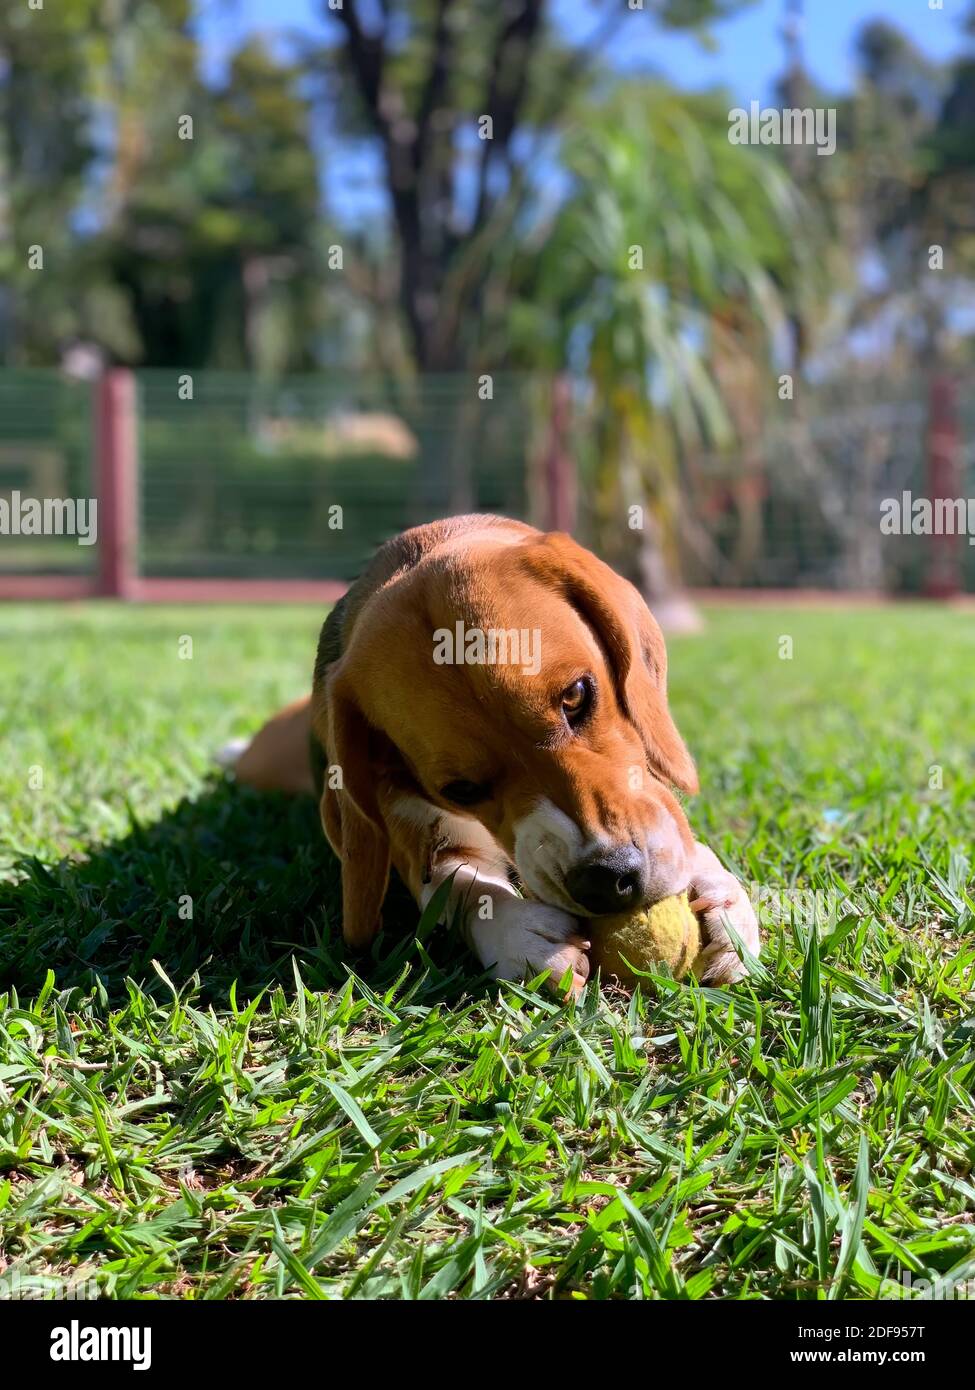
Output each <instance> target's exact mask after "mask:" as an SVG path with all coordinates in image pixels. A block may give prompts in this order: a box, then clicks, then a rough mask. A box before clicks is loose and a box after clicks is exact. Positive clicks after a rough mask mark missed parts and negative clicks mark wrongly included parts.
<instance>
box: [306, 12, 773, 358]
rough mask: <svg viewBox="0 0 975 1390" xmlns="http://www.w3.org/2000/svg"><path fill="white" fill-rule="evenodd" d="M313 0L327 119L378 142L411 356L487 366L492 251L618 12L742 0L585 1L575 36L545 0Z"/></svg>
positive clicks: (508, 231) (544, 175) (539, 175)
mask: <svg viewBox="0 0 975 1390" xmlns="http://www.w3.org/2000/svg"><path fill="white" fill-rule="evenodd" d="M320 3H321V7H322V14H323V16H324V17H326V18H328V19H331V20H332V21H333V24H334V26H335V27H336V28H338V29H340V30H341V33H342V39H343V41H342V42H341V43H340V44H339V45H337V47H336V48H335V49H332V50H328V51H326V53H325V54H324V55H322V54H317V55H313V57H312V62H313V63H314V64H315V65H316V66H317V67H318V68H319V69H321V68H324V70H325V72H326V73H327V74H328V76H329V78H330V79H332V85H331V86H330V87H329V89H328V98H327V99H328V104H329V109H330V111H331V113H332V116H333V119H334V120H335V121H336V122H338V123H339V124H340V126H341V128H342V129H344V130H345V131H346V133H348V134H353V133H354V134H358V135H362V134H364V133H368V134H369V135H370V136H371V137H372V139H373V140H374V141H375V142H376V145H377V146H378V153H379V165H380V168H381V178H382V180H383V184H384V187H385V191H386V194H387V197H388V205H389V209H390V219H391V226H392V231H393V236H394V242H395V248H396V252H397V262H398V264H397V272H398V273H397V285H396V298H397V303H398V305H399V308H400V310H401V312H402V316H403V321H404V323H405V325H406V331H407V334H408V338H409V342H410V346H411V349H412V355H413V358H414V360H415V362H416V365H417V366H418V367H419V368H420V369H421V370H437V369H440V370H444V369H450V368H456V367H457V366H459V365H460V364H461V363H462V362H464V361H468V362H470V361H472V360H475V359H479V360H480V361H481V362H482V363H483V361H484V354H483V351H481V350H480V349H479V339H480V332H479V327H480V318H481V315H482V314H483V311H484V308H485V304H484V293H485V288H486V285H487V282H488V279H489V275H490V261H491V257H492V254H493V251H494V249H495V248H496V246H497V244H498V242H499V241H500V240H502V239H503V238H505V237H508V236H510V235H512V231H513V227H514V225H515V222H516V219H517V216H518V210H519V209H520V208H521V207H522V205H523V202H524V200H525V199H526V197H528V196H531V197H533V198H535V199H538V198H539V197H540V196H541V194H542V191H543V186H544V183H545V181H546V179H549V178H551V177H552V175H553V171H554V169H553V159H552V156H553V153H554V150H553V146H552V139H553V136H554V134H555V132H556V131H557V128H558V123H559V120H560V118H561V117H562V116H563V115H564V113H565V111H566V110H567V108H568V107H569V105H570V104H571V102H572V100H573V99H574V98H575V97H576V95H577V94H578V92H579V91H580V89H581V88H582V87H584V86H585V84H586V83H587V81H588V79H589V76H590V75H591V73H592V70H593V67H594V64H595V63H596V61H597V60H598V57H599V54H600V52H601V51H602V49H603V48H604V47H605V45H606V44H607V43H608V41H609V40H610V38H611V37H612V36H613V35H615V34H617V33H618V32H620V31H621V30H622V29H623V27H624V26H625V25H627V24H629V25H633V26H636V25H641V26H645V25H647V24H657V25H659V26H661V27H664V28H685V27H686V28H695V29H698V28H700V27H701V26H703V25H704V24H706V23H707V22H708V21H710V20H713V19H716V18H721V17H723V16H726V15H728V14H731V13H733V12H734V11H735V10H737V9H740V8H742V7H743V6H744V5H746V4H750V3H752V0H645V3H641V5H640V6H639V8H635V7H631V6H629V5H627V4H626V3H625V0H593V3H592V4H591V5H590V6H589V7H588V8H589V11H590V12H591V14H592V15H593V19H592V27H591V29H590V32H589V34H588V35H587V36H586V38H585V39H584V40H583V41H581V42H574V43H570V42H569V41H568V40H567V39H566V38H565V36H564V33H563V32H562V31H561V30H560V29H558V28H557V27H556V26H555V24H554V22H553V20H552V14H551V11H552V5H551V4H550V3H548V0H381V2H380V3H369V4H367V3H363V0H345V3H344V4H342V5H341V6H339V7H335V6H334V5H333V4H331V3H330V0H320ZM573 27H575V26H573ZM495 283H496V282H495ZM494 349H495V351H497V350H498V343H497V341H495V343H494ZM502 361H503V350H502V358H501V359H498V358H494V359H492V362H491V363H490V364H489V365H493V366H498V365H502Z"/></svg>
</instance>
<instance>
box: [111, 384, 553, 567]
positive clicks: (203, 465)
mask: <svg viewBox="0 0 975 1390" xmlns="http://www.w3.org/2000/svg"><path fill="white" fill-rule="evenodd" d="M138 384H139V397H140V410H141V429H140V455H141V484H140V495H141V508H140V514H141V544H140V571H141V573H142V575H144V576H147V577H153V578H161V577H166V578H173V577H183V576H188V575H192V576H196V577H207V578H253V577H257V576H259V577H261V578H271V579H290V578H302V579H348V578H350V577H351V576H353V575H355V574H356V573H358V571H359V570H360V569H361V567H362V564H363V562H364V561H365V560H366V559H367V558H368V556H369V555H370V554H371V553H372V551H373V549H374V548H375V546H376V545H377V544H379V543H380V542H381V541H382V540H384V539H385V538H386V537H388V536H391V535H393V534H395V533H396V532H397V531H400V530H402V529H403V528H404V527H406V526H410V525H414V524H416V523H418V522H420V521H425V520H430V519H432V518H434V517H436V516H442V515H445V514H447V513H451V512H455V513H456V512H461V511H469V510H483V511H501V512H505V513H507V514H508V515H511V516H516V517H524V516H527V515H528V513H529V511H530V510H531V509H530V506H529V482H528V477H529V469H528V468H527V466H526V461H527V460H528V458H529V456H530V454H531V451H532V447H533V440H534V439H535V438H536V436H537V434H538V431H539V426H540V422H541V423H544V414H543V411H544V391H542V392H540V391H539V389H538V383H537V382H535V381H534V380H533V379H531V378H528V377H515V376H511V377H500V376H497V377H495V378H494V380H493V386H492V389H493V398H492V399H491V400H490V401H488V400H483V399H481V397H480V395H479V391H478V379H477V378H476V377H474V376H471V375H461V374H457V375H454V376H437V377H429V378H425V379H423V380H422V381H421V382H419V383H417V384H416V386H415V387H413V388H397V387H396V386H395V385H394V384H393V383H391V382H389V381H388V380H386V381H384V380H381V379H379V378H366V377H360V376H352V375H349V374H345V375H343V376H341V377H339V376H336V375H334V374H331V373H329V374H322V375H320V376H316V377H302V378H289V379H287V380H285V381H282V382H280V383H278V384H276V385H273V386H269V385H265V384H262V383H260V382H258V381H257V380H255V379H253V378H247V377H243V376H239V375H236V374H217V373H213V372H208V373H203V374H198V375H197V376H196V377H195V379H194V380H193V381H192V382H191V383H190V382H189V381H188V380H187V379H186V378H182V379H181V378H179V377H178V376H177V375H175V374H174V373H172V372H159V371H153V372H140V373H139V374H138Z"/></svg>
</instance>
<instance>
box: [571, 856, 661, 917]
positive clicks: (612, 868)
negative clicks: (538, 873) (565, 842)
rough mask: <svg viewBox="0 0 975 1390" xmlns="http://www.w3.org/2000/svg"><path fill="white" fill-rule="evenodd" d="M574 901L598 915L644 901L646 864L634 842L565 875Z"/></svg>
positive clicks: (591, 860)
mask: <svg viewBox="0 0 975 1390" xmlns="http://www.w3.org/2000/svg"><path fill="white" fill-rule="evenodd" d="M565 886H566V888H567V889H568V891H569V894H570V896H571V898H572V901H573V902H575V903H578V904H579V906H580V907H583V908H585V910H586V911H587V912H591V913H592V914H593V916H594V917H598V916H600V915H601V914H603V913H608V912H627V911H629V909H630V908H632V907H636V906H638V904H639V903H641V902H642V901H643V893H644V889H645V887H646V865H645V863H644V859H643V855H642V854H641V853H640V851H639V850H638V849H637V848H636V847H635V846H634V845H620V846H618V847H617V848H616V849H612V850H610V851H609V852H608V853H607V852H603V853H601V854H598V855H596V856H595V857H594V858H592V859H586V860H585V861H584V862H583V863H581V864H576V865H575V867H574V868H572V869H570V870H569V872H568V873H567V874H566V876H565Z"/></svg>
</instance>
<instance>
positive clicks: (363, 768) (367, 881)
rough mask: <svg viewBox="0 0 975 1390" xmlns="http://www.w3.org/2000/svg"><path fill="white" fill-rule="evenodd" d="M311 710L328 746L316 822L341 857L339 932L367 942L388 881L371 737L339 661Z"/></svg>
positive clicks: (357, 943) (375, 928) (354, 940)
mask: <svg viewBox="0 0 975 1390" xmlns="http://www.w3.org/2000/svg"><path fill="white" fill-rule="evenodd" d="M324 693H325V699H324V702H323V703H319V704H318V708H317V709H316V711H315V732H316V735H317V736H318V738H319V739H320V741H321V743H322V745H323V747H324V748H325V749H327V750H328V766H327V767H326V769H325V778H324V786H323V790H322V800H321V806H320V810H321V817H322V826H323V827H324V830H325V835H326V837H327V838H328V842H329V844H330V845H331V846H332V848H333V849H334V851H335V853H336V854H337V855H338V856H339V859H340V860H341V861H342V935H343V937H344V939H345V941H346V943H347V944H348V945H349V946H353V947H357V948H362V947H365V946H368V945H369V943H370V942H371V941H372V939H373V937H374V936H375V935H376V932H377V931H378V929H379V915H380V911H381V909H382V905H383V898H384V897H385V896H386V887H387V884H388V882H389V866H390V848H389V835H388V834H387V831H386V824H385V821H384V819H383V816H382V812H381V811H380V809H379V806H378V803H377V799H376V787H377V783H378V781H379V778H378V775H377V774H378V769H377V768H376V766H375V765H374V760H373V757H372V753H373V743H374V739H375V738H376V737H377V735H376V734H375V732H374V730H372V729H371V728H370V726H369V725H368V723H367V722H366V719H365V717H364V715H363V713H362V710H361V709H360V707H359V701H358V699H357V698H356V694H355V690H354V687H353V683H352V681H351V680H350V679H349V677H348V676H347V675H346V673H345V672H344V671H343V670H342V666H341V664H339V665H338V666H336V667H333V669H332V670H331V671H330V672H329V674H328V676H327V678H326V680H325V691H324Z"/></svg>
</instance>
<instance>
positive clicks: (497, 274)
mask: <svg viewBox="0 0 975 1390" xmlns="http://www.w3.org/2000/svg"><path fill="white" fill-rule="evenodd" d="M753 101H757V102H759V103H761V105H762V106H763V107H765V106H778V107H783V106H788V107H797V108H805V107H813V108H830V109H835V113H836V115H835V120H836V149H835V152H834V153H831V154H829V155H822V154H819V153H818V152H817V150H816V148H815V147H814V146H811V145H793V146H789V145H776V144H769V145H761V144H758V145H739V144H733V143H731V142H730V140H729V113H730V112H731V110H732V109H733V108H736V107H743V108H746V109H748V108H749V106H750V103H751V102H753ZM973 176H975V5H973V4H972V3H970V0H945V3H944V5H943V7H936V8H932V7H931V6H930V5H929V4H928V3H926V0H805V3H803V0H588V2H587V0H58V3H54V0H46V3H45V4H44V6H43V7H42V8H41V9H35V8H31V7H30V5H29V3H28V0H22V2H21V0H18V3H12V0H8V3H7V5H6V6H5V7H4V11H3V14H2V16H0V364H2V368H0V497H3V498H7V499H10V498H12V497H13V496H14V494H15V492H16V491H19V492H20V493H21V494H22V495H23V496H30V497H37V498H43V497H89V496H97V497H98V499H99V519H98V520H99V542H98V544H97V545H96V546H92V547H84V546H79V545H77V544H76V543H75V542H74V540H73V539H71V538H70V537H65V536H40V537H35V536H4V537H3V538H2V541H0V596H7V597H10V596H27V597H29V596H33V595H41V594H47V595H50V596H68V595H79V596H80V595H82V594H84V593H88V592H101V593H109V594H117V595H121V596H130V597H147V598H152V597H166V596H169V597H180V598H193V597H197V596H199V597H214V596H224V595H225V596H228V597H232V596H234V595H242V596H243V595H250V596H253V597H274V596H281V597H296V596H301V595H302V594H304V593H305V592H306V591H307V592H308V593H309V594H310V593H311V592H312V590H313V588H314V586H316V585H319V586H322V592H331V591H332V590H331V589H330V588H329V586H332V587H333V588H334V591H335V592H338V589H339V586H340V585H341V584H342V583H343V582H346V581H347V580H348V579H349V578H350V577H352V576H354V575H355V573H356V572H357V571H358V569H359V568H360V567H361V565H362V563H363V561H364V559H365V558H366V557H367V556H368V554H369V553H370V551H371V549H372V548H373V547H374V546H375V545H376V544H377V543H378V542H380V541H381V540H382V539H384V538H385V537H386V536H388V535H390V534H392V533H394V532H396V531H398V530H400V529H402V528H403V527H405V526H408V525H411V524H414V523H416V522H418V521H422V520H424V519H428V518H430V517H434V516H437V515H443V514H445V513H450V512H459V511H466V510H472V509H479V510H498V511H503V512H505V513H508V514H510V515H514V516H520V517H524V518H526V519H528V520H531V521H533V522H535V523H537V524H539V525H542V526H559V527H564V528H568V529H571V530H573V531H574V532H575V533H576V534H577V535H578V536H579V537H580V538H581V539H582V540H583V541H584V542H586V543H588V544H590V545H592V546H594V547H595V548H596V549H598V550H599V551H600V553H602V554H603V555H604V556H605V557H606V558H607V559H609V560H610V561H611V562H612V563H614V564H615V565H616V566H617V567H618V568H619V569H620V570H621V571H622V572H624V573H626V574H628V575H629V576H630V577H631V578H633V579H634V580H635V581H636V582H637V583H638V584H639V585H640V586H641V588H642V589H643V591H644V592H645V594H646V595H647V596H648V598H650V600H651V601H652V602H654V603H656V604H657V606H658V609H663V610H664V611H670V613H671V614H672V617H673V621H674V623H675V625H676V624H679V623H680V622H681V620H682V616H681V615H682V599H681V596H682V595H683V594H686V593H687V592H689V591H694V590H702V591H708V592H710V591H713V590H715V589H724V590H731V591H735V592H740V591H741V590H742V589H749V590H765V591H776V592H778V591H781V590H783V589H790V590H793V589H795V590H823V589H828V590H834V591H837V592H838V593H849V592H850V591H857V592H858V593H861V594H864V595H868V594H869V595H876V594H878V593H889V594H896V593H915V594H921V593H924V594H928V595H935V596H942V597H943V596H949V595H952V594H956V593H958V592H960V591H964V590H968V591H971V590H972V589H975V546H970V545H969V544H968V539H967V537H966V536H964V535H961V536H947V537H932V538H927V537H920V536H914V535H906V536H898V535H885V534H884V533H883V532H882V530H881V525H880V521H881V504H882V501H883V499H885V498H889V497H898V498H899V497H900V496H901V495H902V493H903V492H904V491H910V492H911V493H912V494H913V495H914V496H916V497H922V496H923V497H928V498H938V497H944V498H968V497H973V496H975V462H973V459H975V452H973V450H975V399H973V395H975V393H973V392H972V390H971V386H972V383H973V381H975V292H973V283H972V278H971V277H972V271H973V267H975V177H973ZM38 253H40V254H38ZM684 607H685V609H686V605H684ZM684 616H685V617H686V612H685V613H684Z"/></svg>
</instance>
